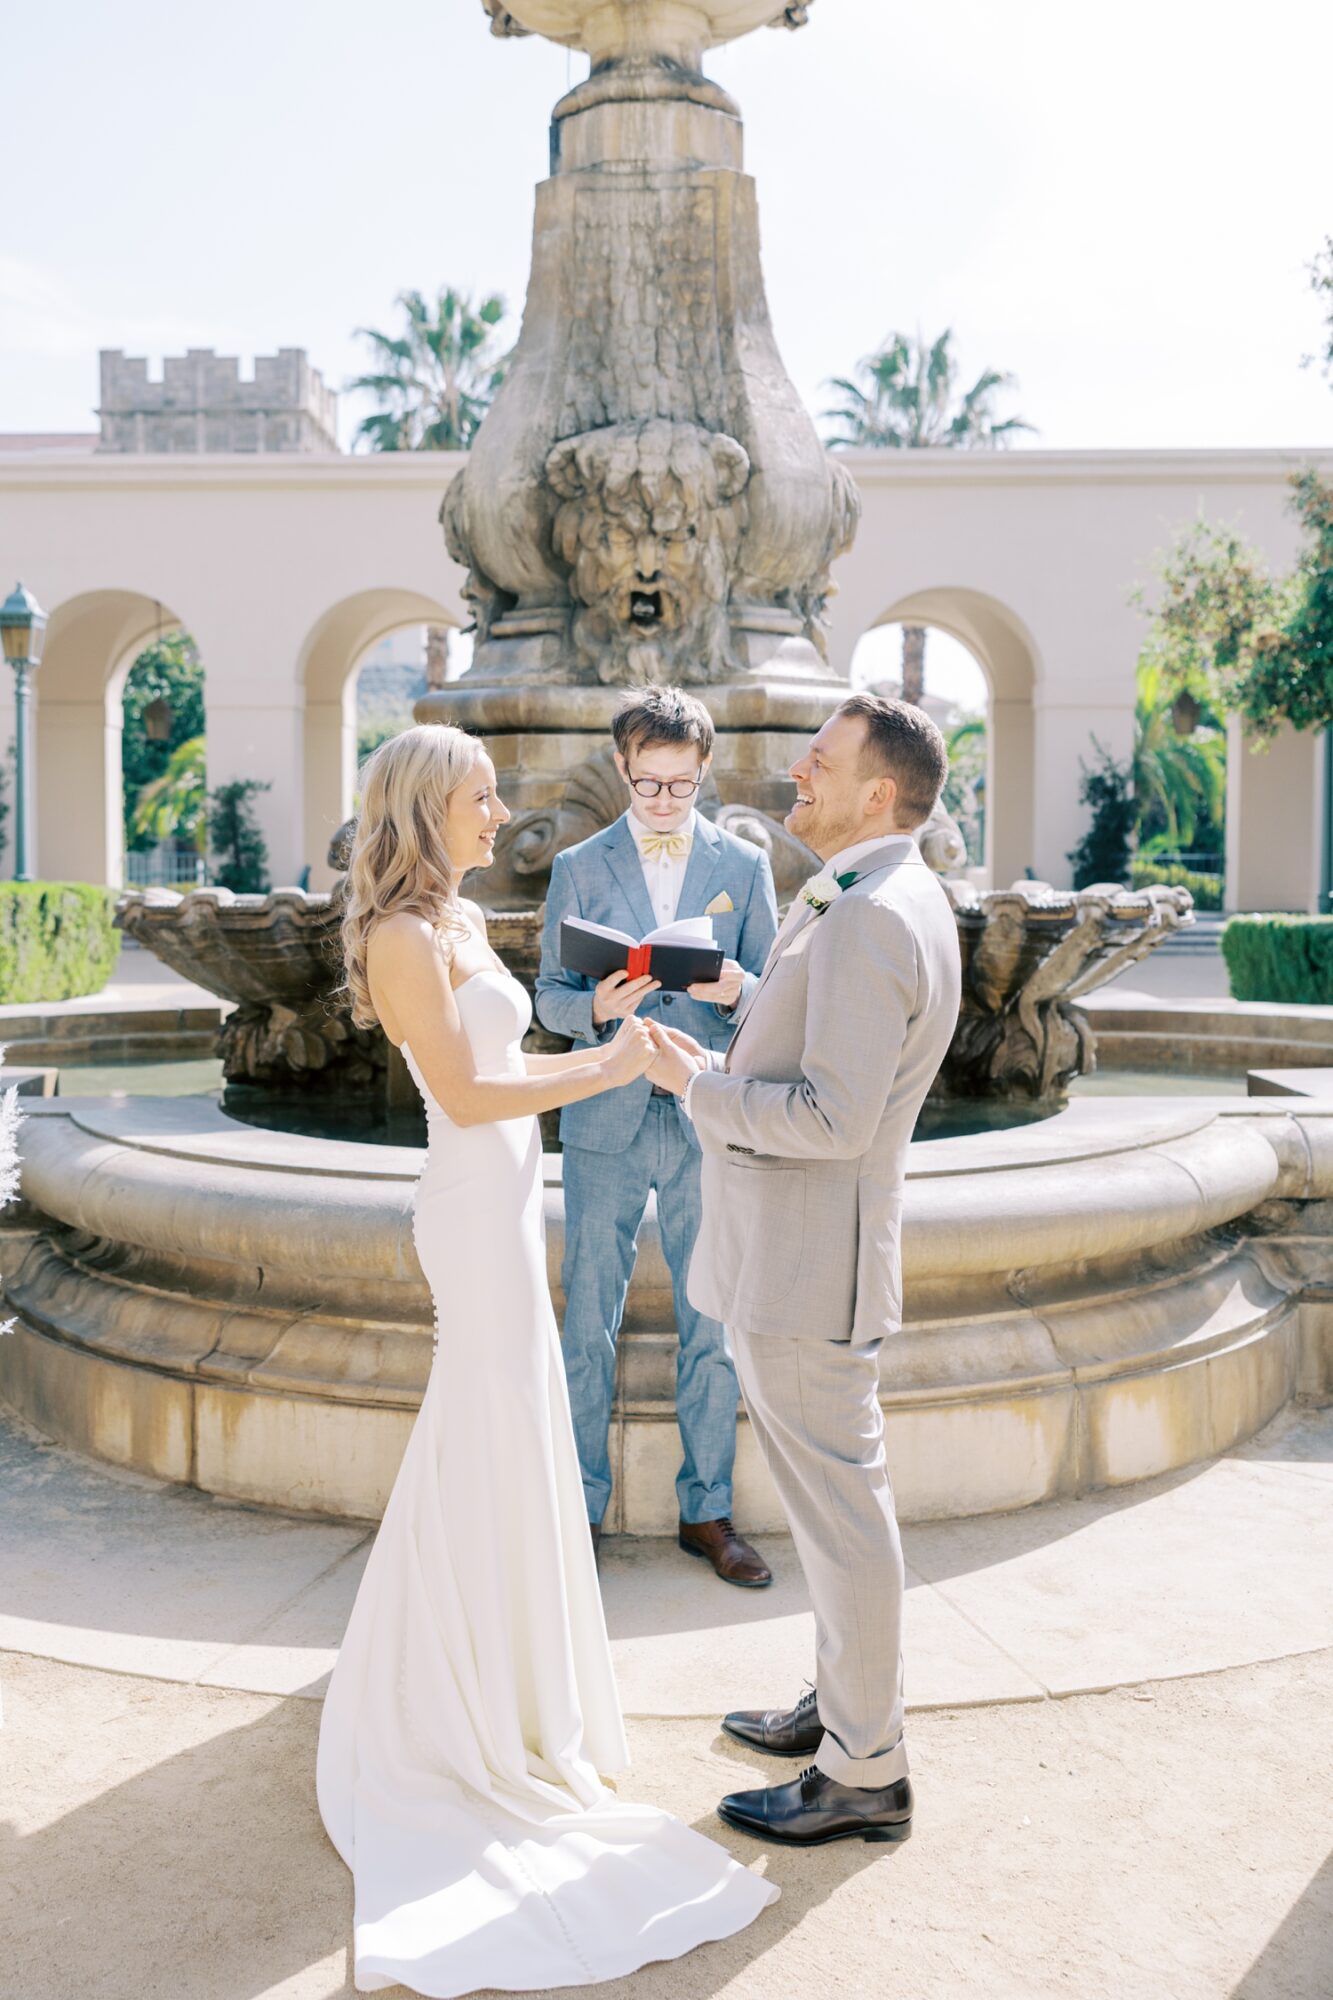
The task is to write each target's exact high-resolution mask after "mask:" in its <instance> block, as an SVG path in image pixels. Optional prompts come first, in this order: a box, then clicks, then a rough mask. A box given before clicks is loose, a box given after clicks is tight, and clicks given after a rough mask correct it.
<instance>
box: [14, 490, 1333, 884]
mask: <svg viewBox="0 0 1333 2000" xmlns="http://www.w3.org/2000/svg"><path fill="white" fill-rule="evenodd" d="M847 457H848V462H849V464H850V466H851V469H852V471H853V472H854V474H855V477H856V479H857V482H858V485H859V487H860V490H861V495H862V502H863V516H862V522H861V528H860V533H859V535H858V537H857V541H856V545H855V547H854V548H853V550H852V551H851V553H850V554H849V555H848V556H846V557H844V558H843V559H842V560H841V561H840V562H839V564H838V565H837V568H836V571H835V578H834V581H835V584H836V586H837V590H836V594H835V595H834V597H833V598H832V600H831V603H830V617H829V651H830V660H831V663H832V664H833V666H834V667H835V668H836V669H838V670H839V671H841V672H843V673H846V672H847V670H848V668H849V667H850V663H851V658H852V654H853V652H854V651H855V648H856V645H857V643H858V641H859V639H860V638H861V637H862V635H863V634H864V633H866V632H867V631H870V630H872V629H873V628H875V627H877V626H879V625H882V624H886V623H897V622H910V623H920V624H925V625H928V626H934V627H936V628H938V629H939V630H942V631H944V632H947V633H949V634H951V635H952V636H954V637H955V638H957V639H958V640H959V641H961V643H962V644H963V645H965V646H966V647H967V648H968V649H969V650H970V651H971V652H972V653H973V655H974V656H975V657H976V659H977V660H978V661H979V662H980V664H981V667H982V670H983V672H984V674H985V677H986V681H987V684H988V689H989V695H990V705H989V706H990V712H989V723H990V729H989V766H990V768H989V771H988V781H987V816H988V823H989V829H990V855H989V861H990V874H991V878H992V880H993V881H995V882H996V883H999V884H1004V883H1007V882H1009V881H1012V880H1014V879H1016V878H1017V877H1019V876H1021V875H1023V874H1024V873H1025V872H1027V871H1029V870H1030V871H1031V872H1032V873H1034V874H1035V875H1037V876H1038V877H1041V878H1043V879H1046V880H1050V881H1052V882H1054V883H1057V884H1061V883H1065V882H1067V881H1068V879H1069V869H1068V862H1067V859H1066V857H1067V854H1068V851H1069V849H1070V848H1071V847H1072V846H1073V845H1074V843H1075V841H1076V840H1077V838H1078V836H1079V834H1080V832H1081V830H1082V825H1083V819H1084V816H1085V815H1084V809H1083V808H1082V807H1081V805H1080V803H1079V799H1078V789H1079V779H1080V766H1081V762H1082V760H1084V759H1086V758H1088V757H1089V756H1090V755H1091V753H1092V750H1093V745H1094V742H1097V743H1101V744H1104V745H1105V747H1106V748H1107V749H1108V750H1109V751H1110V752H1111V753H1112V755H1114V756H1116V757H1117V758H1120V759H1125V758H1127V757H1128V756H1129V755H1130V753H1131V750H1132V745H1133V729H1134V668H1135V662H1136V659H1137V655H1138V650H1139V644H1140V640H1141V636H1142V619H1141V614H1140V613H1139V612H1138V611H1137V610H1136V609H1135V608H1134V606H1133V605H1132V603H1131V601H1130V593H1131V591H1132V590H1133V588H1134V586H1135V585H1136V584H1142V583H1144V582H1145V581H1147V580H1148V578H1149V576H1150V573H1151V564H1152V559H1153V556H1154V553H1155V552H1156V551H1157V550H1158V549H1160V548H1162V547H1163V546H1164V545H1165V544H1166V543H1167V542H1168V541H1169V540H1170V539H1171V538H1172V536H1173V535H1174V534H1176V533H1177V532H1179V530H1180V529H1181V528H1182V527H1184V526H1186V525H1188V523H1189V522H1190V521H1191V520H1192V519H1194V518H1195V517H1196V516H1197V515H1198V513H1199V512H1200V511H1201V510H1202V511H1203V512H1205V513H1206V514H1207V515H1208V516H1209V517H1210V518H1213V519H1217V520H1224V521H1232V522H1235V523H1236V524H1237V525H1239V526H1240V527H1241V529H1242V530H1243V532H1244V533H1245V534H1246V535H1247V537H1248V538H1249V539H1250V540H1252V541H1253V542H1255V543H1256V544H1257V545H1258V546H1259V548H1260V549H1261V551H1262V552H1263V554H1264V555H1265V556H1266V557H1267V559H1268V560H1269V561H1270V562H1271V563H1272V564H1273V565H1274V567H1286V566H1289V564H1290V562H1291V560H1292V557H1293V555H1294V551H1295V545H1296V534H1295V524H1294V522H1293V520H1292V518H1291V515H1290V511H1289V508H1288V505H1287V497H1288V493H1287V479H1288V475H1289V472H1290V471H1291V470H1292V469H1293V467H1294V466H1295V464H1296V463H1297V462H1298V456H1297V455H1296V454H1283V453H1277V452H1240V453H1216V452H1214V453H1207V452H1204V453H1170V452H1162V453H1128V452H1126V453H1115V452H1110V453H1052V452H1021V453H1020V452H1014V453H1009V454H996V453H950V452H907V453H897V452H895V453H888V452H885V453H856V454H848V455H847ZM459 462H460V461H459V460H457V459H456V458H454V457H452V456H451V455H446V454H433V453H404V454H401V455H397V454H394V455H389V456H386V457H383V458H378V459H374V458H371V459H367V458H338V457H330V458H328V459H282V458H278V457H273V458H270V459H267V460H254V459H250V460H240V459H235V458H220V457H213V458H203V457H201V458H163V459H155V458H152V457H144V458H137V459H136V458H117V457H105V458H103V457H99V456H97V455H96V454H89V455H88V456H86V457H83V456H74V455H69V454H61V455H59V456H55V455H53V456H51V457H49V458H43V457H42V456H41V455H40V454H35V455H33V456H31V457H21V456H16V457H12V458H7V457H3V456H0V573H5V572H8V573H9V576H10V578H11V579H12V577H14V576H18V577H22V579H23V581H24V582H25V583H26V584H27V585H28V587H29V588H30V589H32V590H33V591H34V592H35V594H36V595H37V597H38V598H39V599H40V600H41V602H42V603H43V604H44V606H45V608H46V609H47V611H48V612H49V614H50V626H49V629H48V637H47V646H46V656H45V660H44V662H43V665H42V667H41V669H40V671H39V673H38V676H37V703H36V709H37V726H36V736H37V746H38V747H37V772H36V779H37V784H36V790H37V840H38V853H37V863H38V869H39V871H40V872H41V873H42V874H44V875H47V876H52V877H60V876H64V877H70V878H78V877H82V878H83V879H88V880H110V881H113V882H118V881H119V880H120V879H121V864H122V853H121V809H120V756H119V735H120V712H121V696H122V691H123V685H124V678H125V675H126V673H127V671H128V669H129V666H130V665H131V663H132V661H133V660H134V658H135V656H136V655H137V653H138V652H139V651H141V650H142V648H143V647H144V646H145V645H146V644H147V643H148V642H149V641H150V640H151V639H152V638H153V636H154V634H155V633H156V632H157V631H158V630H159V629H166V630H171V629H184V630H186V631H188V632H189V633H190V635H191V636H192V638H193V639H194V641H195V643H196V645H197V647H198V649H199V655H200V658H201V660H202V662H203V666H204V671H205V706H206V716H207V725H206V726H207V745H208V778H209V784H210V786H215V785H217V784H219V783H223V782H225V781H227V780H230V779H233V778H253V779H256V780H258V781H259V782H260V783H261V784H266V785H267V786H268V787H269V789H268V791H267V792H265V793H264V794H263V795H262V796H261V798H260V799H259V800H258V801H257V810H258V812H259V817H260V821H261V824H262V826H263V830H264V833H265V836H266V838H267V841H268V845H269V853H270V860H271V869H272V874H273V879H274V880H275V881H276V882H290V881H294V880H296V879H297V878H298V877H299V875H300V874H301V872H302V870H303V869H304V868H306V867H308V868H309V869H310V880H311V883H312V885H313V886H316V887H318V886H322V885H323V884H325V883H327V881H328V880H329V878H330V877H329V870H328V868H327V866H326V863H325V855H326V850H327V846H328V841H329V838H330V836H331V834H332V833H333V831H334V830H335V829H336V827H337V826H338V825H339V824H340V822H341V820H342V819H343V818H344V817H345V816H346V813H347V810H348V808H349V806H350V802H351V793H352V787H353V782H354V776H355V747H356V724H355V711H354V697H353V691H352V690H353V674H354V670H355V667H356V665H357V663H358V661H359V660H360V658H361V657H362V656H363V655H364V653H365V652H366V651H367V649H368V648H370V647H371V646H373V645H374V644H375V643H376V642H377V641H378V640H379V639H381V638H382V637H384V636H386V635H387V634H388V633H390V632H392V631H394V630H395V629H397V628H399V627H402V626H406V625H419V624H422V623H438V624H443V625H451V626H455V627H458V626H462V625H464V624H466V623H467V621H468V612H467V607H466V605H465V603H464V600H463V598H462V596H461V585H462V582H463V578H462V575H461V573H460V572H459V571H458V569H457V568H456V566H455V565H453V564H452V563H451V562H450V561H449V559H448V557H447V556H446V554H445V551H444V547H443V542H442V537H441V532H440V528H439V524H438V520H437V512H438V507H439V502H440V497H441V495H442V493H443V491H444V488H445V486H446V485H447V483H448V481H449V479H450V478H451V477H452V475H453V473H454V471H455V470H456V469H457V466H458V464H459ZM1325 470H1326V471H1333V461H1330V463H1329V464H1328V466H1326V467H1325ZM12 700H13V693H12V687H11V686H10V685H9V684H7V683H5V682H0V745H3V744H4V743H7V742H8V740H9V736H10V733H11V730H12V722H11V716H12ZM6 709H9V710H10V715H6V713H5V710H6ZM1322 784H1323V756H1322V745H1321V744H1320V743H1319V742H1318V741H1316V740H1312V739H1310V738H1304V737H1301V738H1298V737H1295V736H1294V735H1292V734H1290V733H1287V734H1285V735H1283V736H1281V737H1280V738H1279V740H1278V742H1277V743H1276V744H1275V745H1274V747H1273V750H1272V751H1271V752H1270V753H1269V755H1268V756H1267V757H1266V758H1256V757H1253V756H1251V755H1250V754H1249V753H1248V752H1246V751H1244V750H1243V749H1242V748H1241V747H1240V746H1239V745H1237V746H1236V751H1235V754H1234V756H1233V760H1232V784H1231V787H1230V789H1231V793H1232V797H1233V810H1232V813H1231V819H1232V826H1231V835H1230V848H1231V852H1230V856H1229V868H1228V903H1229V906H1230V907H1233V908H1264V907H1287V908H1313V907H1315V906H1316V904H1317V902H1318V898H1319V893H1320V863H1321V848H1322V830H1323V815H1322V791H1321V788H1322ZM11 855H12V849H11Z"/></svg>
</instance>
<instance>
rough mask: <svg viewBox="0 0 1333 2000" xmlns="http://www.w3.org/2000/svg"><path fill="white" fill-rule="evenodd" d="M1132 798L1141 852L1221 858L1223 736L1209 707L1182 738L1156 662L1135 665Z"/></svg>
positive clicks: (1224, 781) (1224, 784)
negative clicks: (1160, 850)
mask: <svg viewBox="0 0 1333 2000" xmlns="http://www.w3.org/2000/svg"><path fill="white" fill-rule="evenodd" d="M1133 775H1134V798H1135V802H1136V806H1137V813H1138V818H1137V829H1136V830H1137V834H1138V845H1139V847H1140V849H1144V848H1151V847H1153V846H1156V847H1160V848H1164V849H1170V850H1179V849H1181V848H1195V849H1197V850H1198V851H1199V852H1202V853H1209V854H1213V853H1219V852H1220V851H1221V847H1222V838H1223V821H1224V817H1225V812H1226V789H1227V753H1226V736H1225V734H1224V732H1223V730H1222V728H1221V727H1220V724H1219V720H1218V717H1217V715H1216V714H1215V713H1214V712H1213V710H1212V709H1211V708H1208V707H1204V708H1202V709H1201V710H1200V712H1199V715H1198V719H1197V722H1196V724H1195V727H1194V728H1193V729H1192V730H1191V731H1190V733H1189V734H1188V735H1184V736H1182V735H1181V733H1180V731H1179V729H1178V728H1177V726H1176V705H1175V702H1174V700H1173V699H1172V697H1171V695H1170V693H1169V691H1168V690H1167V688H1166V686H1165V685H1164V682H1163V677H1162V669H1161V667H1160V665H1159V664H1158V662H1157V661H1155V660H1152V659H1147V660H1144V661H1143V662H1142V663H1141V664H1140V666H1139V674H1138V696H1137V701H1136V704H1135V714H1134V773H1133Z"/></svg>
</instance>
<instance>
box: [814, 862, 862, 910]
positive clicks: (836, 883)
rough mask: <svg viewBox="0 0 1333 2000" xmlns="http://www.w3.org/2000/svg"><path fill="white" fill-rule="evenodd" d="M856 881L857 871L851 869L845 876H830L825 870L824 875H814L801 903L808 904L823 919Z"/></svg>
mask: <svg viewBox="0 0 1333 2000" xmlns="http://www.w3.org/2000/svg"><path fill="white" fill-rule="evenodd" d="M855 880H856V870H855V869H854V868H849V869H848V870H847V872H846V874H845V875H830V874H829V872H828V870H827V869H825V870H824V871H823V873H822V874H819V875H812V876H811V878H810V880H809V881H808V882H807V883H806V885H805V887H804V888H803V889H802V891H801V901H802V902H803V903H808V904H809V905H810V908H811V909H812V910H813V911H814V913H815V915H816V916H817V917H822V916H823V914H824V912H825V910H827V909H828V908H829V907H830V905H831V904H833V903H836V902H837V900H838V898H839V896H841V895H842V894H844V892H845V891H846V890H848V889H850V888H851V886H852V884H853V882H855Z"/></svg>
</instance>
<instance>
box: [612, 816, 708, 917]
mask: <svg viewBox="0 0 1333 2000" xmlns="http://www.w3.org/2000/svg"><path fill="white" fill-rule="evenodd" d="M625 817H626V819H627V820H628V821H629V830H630V832H631V833H632V834H633V835H634V842H635V845H636V846H637V848H638V850H639V861H640V864H641V866H642V868H643V879H644V883H645V885H646V887H647V890H648V901H649V902H650V903H651V904H652V906H653V916H654V917H655V919H656V921H657V924H658V925H661V924H671V923H674V922H675V920H676V912H677V910H678V909H679V908H680V892H681V890H682V888H683V887H684V885H685V870H686V869H687V868H688V867H689V865H690V857H689V854H688V853H685V854H666V853H664V852H660V851H659V852H658V853H657V854H652V855H648V854H645V853H644V851H643V843H644V841H645V839H646V838H647V837H648V835H649V834H651V833H652V832H653V831H654V829H653V828H652V827H650V826H644V825H643V823H642V822H641V821H640V820H637V819H636V818H635V817H634V814H633V813H632V812H628V813H626V815H625ZM696 817H697V815H696V813H695V811H694V809H693V808H691V810H690V816H689V818H688V819H687V820H686V822H685V824H684V825H683V826H678V827H675V828H673V831H674V832H676V833H683V834H686V835H687V836H688V837H689V839H690V841H691V842H693V840H694V837H695V824H694V823H695V819H696ZM668 837H669V836H668Z"/></svg>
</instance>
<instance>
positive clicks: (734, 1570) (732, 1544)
mask: <svg viewBox="0 0 1333 2000" xmlns="http://www.w3.org/2000/svg"><path fill="white" fill-rule="evenodd" d="M678 1539H679V1541H680V1546H681V1547H682V1548H683V1549H684V1550H685V1552H686V1554H687V1555H692V1556H703V1558H704V1560H705V1561H706V1562H710V1563H712V1565H713V1569H714V1571H715V1572H716V1574H717V1575H718V1576H720V1577H721V1579H722V1581H723V1583H735V1584H738V1585H739V1586H740V1588H741V1589H742V1590H762V1589H763V1587H764V1585H765V1584H767V1583H772V1581H773V1572H772V1570H771V1569H770V1568H769V1566H768V1564H767V1563H766V1562H765V1561H764V1558H763V1557H762V1556H761V1555H760V1553H759V1551H758V1550H757V1549H752V1548H751V1547H750V1544H749V1543H748V1542H747V1541H746V1540H745V1539H744V1537H743V1536H741V1535H738V1534H737V1533H736V1530H735V1529H734V1528H733V1527H732V1525H731V1522H730V1521H729V1520H728V1519H727V1518H726V1516H725V1515H724V1516H723V1518H722V1519H721V1520H720V1521H682V1522H681V1524H680V1535H679V1537H678Z"/></svg>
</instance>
